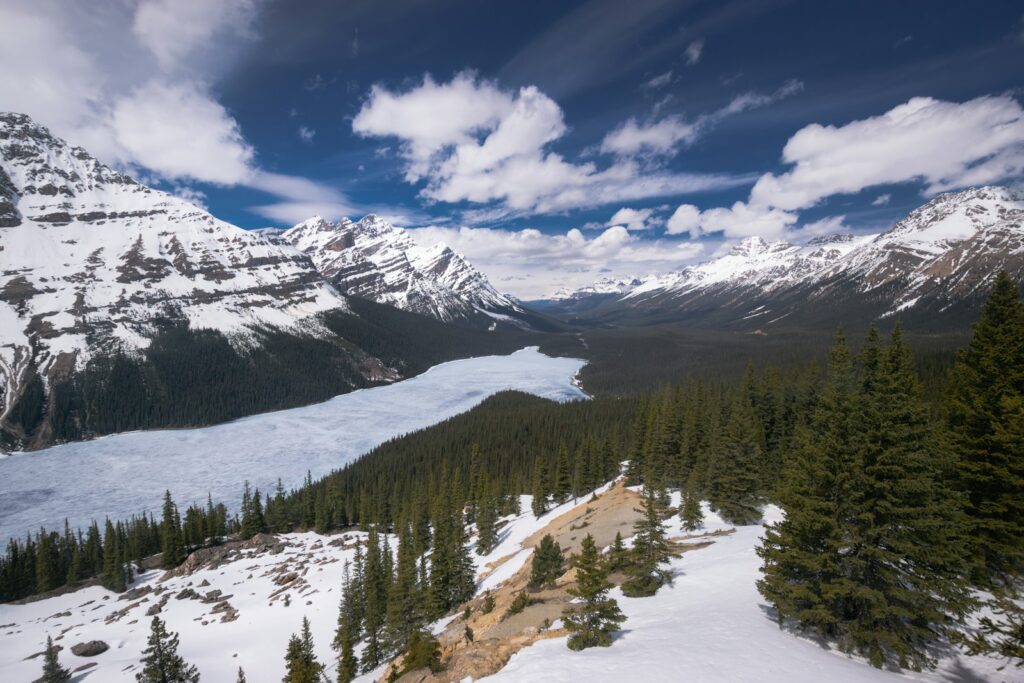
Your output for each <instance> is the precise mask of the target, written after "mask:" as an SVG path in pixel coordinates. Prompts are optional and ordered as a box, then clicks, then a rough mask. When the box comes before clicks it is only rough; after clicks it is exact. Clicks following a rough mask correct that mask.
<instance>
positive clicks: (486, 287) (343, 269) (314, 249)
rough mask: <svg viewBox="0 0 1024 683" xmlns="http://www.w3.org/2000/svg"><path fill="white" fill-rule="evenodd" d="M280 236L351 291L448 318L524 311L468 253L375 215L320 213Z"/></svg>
mask: <svg viewBox="0 0 1024 683" xmlns="http://www.w3.org/2000/svg"><path fill="white" fill-rule="evenodd" d="M279 239H281V240H282V241H284V242H286V243H288V244H291V245H294V246H295V247H297V248H298V249H299V250H300V251H302V252H303V253H305V254H306V255H307V256H309V258H310V259H312V261H313V263H314V264H315V265H316V267H317V269H318V270H319V271H320V273H321V275H323V277H324V278H325V279H327V280H328V281H329V282H330V283H331V284H333V285H334V286H335V287H336V288H337V289H338V291H340V292H342V293H344V294H346V295H349V296H358V297H362V298H364V299H370V300H372V301H376V302H378V303H384V304H389V305H392V306H396V307H398V308H401V309H404V310H407V311H412V312H414V313H420V314H423V315H430V316H433V317H435V318H438V319H440V320H444V321H450V320H456V319H459V318H465V317H468V316H470V315H473V314H474V313H476V312H478V311H481V312H492V313H515V312H518V311H519V310H520V308H519V306H518V304H516V303H515V302H514V301H513V300H511V299H510V298H508V297H507V296H505V295H504V294H500V293H499V292H498V291H497V290H495V289H494V287H493V286H491V283H490V282H488V281H487V278H486V277H485V276H484V275H483V274H482V273H481V272H480V271H478V270H477V269H476V268H474V267H473V266H472V265H471V264H470V263H469V262H468V261H467V260H466V259H465V258H463V257H462V255H460V254H458V253H456V252H455V251H453V250H452V249H450V248H449V247H447V246H445V245H444V244H436V245H433V246H429V247H425V246H421V245H419V244H417V243H416V242H414V241H413V239H412V238H411V237H410V236H409V235H408V234H407V233H406V232H405V231H404V230H402V229H401V228H396V227H394V226H393V225H391V224H390V223H388V222H387V221H385V220H384V219H383V218H381V217H379V216H376V215H373V214H370V215H367V216H365V217H363V218H362V219H361V220H358V221H351V220H348V219H347V218H343V219H341V220H340V221H338V222H337V223H331V222H330V221H327V220H325V219H323V218H321V217H320V216H314V217H313V218H310V219H309V220H307V221H303V222H302V223H299V224H298V225H296V226H294V227H293V228H291V229H290V230H287V231H285V232H284V233H283V234H282V235H281V236H280V238H279Z"/></svg>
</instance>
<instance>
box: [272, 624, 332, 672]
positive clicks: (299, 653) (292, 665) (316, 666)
mask: <svg viewBox="0 0 1024 683" xmlns="http://www.w3.org/2000/svg"><path fill="white" fill-rule="evenodd" d="M284 661H285V674H284V678H282V679H281V680H282V683H320V676H321V674H322V673H323V670H324V667H323V664H321V663H320V662H319V661H317V658H316V653H314V651H313V634H312V632H311V631H310V628H309V619H308V618H306V617H302V630H301V631H300V632H299V634H298V635H295V634H292V636H291V638H289V640H288V649H287V651H286V653H285V658H284Z"/></svg>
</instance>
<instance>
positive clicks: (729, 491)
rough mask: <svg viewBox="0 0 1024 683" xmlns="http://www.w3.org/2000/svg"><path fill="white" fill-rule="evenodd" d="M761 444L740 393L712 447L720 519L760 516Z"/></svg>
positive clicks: (739, 520)
mask: <svg viewBox="0 0 1024 683" xmlns="http://www.w3.org/2000/svg"><path fill="white" fill-rule="evenodd" d="M761 455H762V453H761V445H760V437H759V435H758V430H757V425H756V422H755V419H754V414H753V409H752V408H751V406H750V402H749V400H748V399H747V397H746V396H745V395H743V394H742V393H741V394H740V395H738V396H737V397H736V399H735V401H734V402H733V405H732V408H731V410H730V412H729V419H728V422H726V424H725V426H724V428H723V430H722V434H721V438H720V441H719V444H718V448H717V449H716V450H715V487H714V491H715V495H714V498H713V499H712V501H711V502H712V503H713V504H714V506H715V509H716V511H717V512H718V513H719V515H721V517H722V519H724V520H726V521H727V522H730V523H732V524H753V523H755V522H757V521H759V520H760V519H761V505H762V504H763V502H764V499H763V495H762V493H763V486H762V484H761V479H760V473H761V470H762V467H761Z"/></svg>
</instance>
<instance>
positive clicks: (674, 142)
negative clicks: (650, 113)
mask: <svg viewBox="0 0 1024 683" xmlns="http://www.w3.org/2000/svg"><path fill="white" fill-rule="evenodd" d="M803 87H804V84H803V83H802V82H800V81H798V80H790V81H787V82H786V83H784V84H783V85H782V86H780V87H779V88H778V89H777V90H775V91H773V92H769V93H759V92H753V91H751V92H745V93H741V94H739V95H737V96H736V97H734V98H732V99H731V100H730V101H729V102H728V104H726V105H725V106H724V107H722V108H720V109H717V110H715V111H713V112H711V113H710V114H704V115H703V116H699V117H697V118H696V119H694V120H693V121H685V120H684V119H683V118H682V117H680V116H678V115H673V116H666V117H665V118H662V119H660V120H651V121H647V122H643V123H641V122H639V121H638V120H637V119H636V118H635V117H631V118H629V119H627V120H626V121H625V122H624V123H622V124H621V125H620V126H619V127H618V128H616V129H615V130H613V131H612V132H610V133H608V134H607V135H606V136H605V137H604V140H602V141H601V147H600V149H601V151H602V152H605V153H607V154H616V155H619V156H633V155H641V154H649V155H664V156H671V155H674V154H675V153H676V152H678V151H679V147H680V146H683V147H686V146H689V145H691V144H693V143H694V142H695V141H696V140H697V139H698V138H700V137H701V136H703V135H704V134H705V133H706V132H707V131H708V130H709V129H710V128H711V127H712V126H713V125H714V124H715V123H717V122H719V121H721V120H722V119H724V118H726V117H728V116H733V115H736V114H740V113H742V112H745V111H749V110H751V109H757V108H759V107H764V106H767V105H769V104H773V103H775V102H778V101H779V100H782V99H784V98H786V97H789V96H790V95H794V94H796V93H798V92H800V91H801V90H803ZM655 109H656V111H655V114H657V110H658V109H660V107H658V106H656V108H655Z"/></svg>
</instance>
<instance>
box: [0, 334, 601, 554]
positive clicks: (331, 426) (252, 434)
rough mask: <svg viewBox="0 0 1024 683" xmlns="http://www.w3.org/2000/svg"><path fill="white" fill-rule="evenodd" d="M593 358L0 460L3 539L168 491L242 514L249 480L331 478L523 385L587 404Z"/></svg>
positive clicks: (461, 367)
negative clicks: (588, 364) (587, 373)
mask: <svg viewBox="0 0 1024 683" xmlns="http://www.w3.org/2000/svg"><path fill="white" fill-rule="evenodd" d="M583 364H584V361H582V360H578V359H574V358H551V357H549V356H545V355H544V354H542V353H540V352H539V351H538V349H537V348H536V347H529V348H526V349H522V350H521V351H517V352H516V353H513V354H511V355H508V356H484V357H480V358H470V359H465V360H458V361H452V362H450V363H444V364H442V365H438V366H435V367H433V368H431V369H430V370H428V371H426V372H424V373H423V374H421V375H418V376H416V377H413V378H411V379H407V380H404V381H402V382H397V383H395V384H391V385H388V386H382V387H375V388H372V389H363V390H360V391H355V392H352V393H349V394H343V395H341V396H336V397H334V398H332V399H330V400H329V401H325V402H324V403H319V404H316V405H311V406H305V407H302V408H294V409H291V410H282V411H278V412H273V413H264V414H262V415H254V416H252V417H247V418H243V419H241V420H236V421H234V422H229V423H226V424H221V425H215V426H212V427H203V428H200V429H176V430H158V431H146V432H130V433H126V434H117V435H113V436H107V437H103V438H100V439H96V440H94V441H86V442H79V443H72V444H64V445H61V446H55V447H53V448H48V449H46V450H42V451H36V452H32V453H22V454H18V455H16V456H12V457H8V458H2V459H0V543H6V540H7V538H9V537H11V536H20V535H23V534H24V533H25V532H26V531H29V530H36V529H38V528H39V527H40V526H46V527H47V528H50V529H58V528H63V524H64V518H65V517H67V518H68V520H69V521H70V523H71V525H72V527H76V526H84V525H86V524H88V523H89V522H90V520H92V519H99V520H100V521H102V520H103V517H104V516H105V515H107V516H110V517H111V518H112V519H125V518H127V517H129V516H130V515H132V514H137V513H139V512H140V511H142V510H154V511H158V507H159V505H160V502H161V499H162V498H161V497H162V495H163V492H164V489H170V491H171V494H172V495H173V496H174V500H175V502H176V503H177V504H178V507H179V508H181V509H184V508H185V507H187V506H188V504H189V503H192V502H203V501H205V500H206V494H207V492H210V493H211V494H212V495H213V499H214V500H215V501H223V502H224V503H226V504H228V506H229V508H232V507H233V506H234V505H236V504H237V502H238V499H239V497H240V496H241V490H242V482H243V481H244V480H245V479H249V480H250V481H251V482H252V483H253V484H254V485H255V486H259V487H260V488H261V490H263V491H267V490H268V489H269V488H270V487H271V486H272V485H273V484H274V482H276V481H277V479H278V478H279V477H280V478H281V480H282V481H283V482H284V485H285V486H286V487H290V486H294V485H297V484H299V483H300V482H301V481H302V479H303V478H304V477H305V475H306V471H307V470H309V471H311V472H312V474H313V476H314V477H318V476H322V475H324V474H327V473H328V472H330V471H332V470H334V469H337V468H339V467H341V466H342V465H344V464H345V463H347V462H349V461H351V460H353V459H355V458H356V457H358V456H359V455H362V454H363V453H366V452H367V451H369V450H371V449H372V448H374V447H375V446H377V445H379V444H381V443H383V442H384V441H387V440H388V439H391V438H393V437H396V436H400V435H402V434H406V433H409V432H412V431H416V430H418V429H423V428H424V427H428V426H430V425H432V424H435V423H437V422H440V421H442V420H444V419H447V418H449V417H452V416H453V415H457V414H459V413H462V412H465V411H467V410H469V409H470V408H472V407H473V406H475V405H477V404H478V403H480V402H481V401H483V400H484V399H485V398H487V397H488V396H491V395H493V394H495V393H498V392H500V391H503V390H506V389H516V390H519V391H524V392H528V393H531V394H535V395H537V396H541V397H543V398H549V399H553V400H557V401H569V400H574V399H580V398H585V397H586V394H584V393H583V392H582V391H581V390H580V389H579V388H578V387H577V386H575V385H574V384H573V378H574V377H575V375H576V373H578V372H579V370H580V368H581V367H583Z"/></svg>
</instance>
